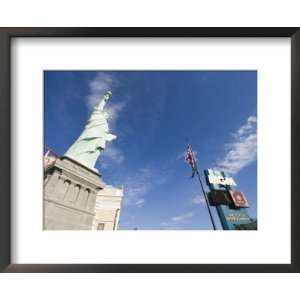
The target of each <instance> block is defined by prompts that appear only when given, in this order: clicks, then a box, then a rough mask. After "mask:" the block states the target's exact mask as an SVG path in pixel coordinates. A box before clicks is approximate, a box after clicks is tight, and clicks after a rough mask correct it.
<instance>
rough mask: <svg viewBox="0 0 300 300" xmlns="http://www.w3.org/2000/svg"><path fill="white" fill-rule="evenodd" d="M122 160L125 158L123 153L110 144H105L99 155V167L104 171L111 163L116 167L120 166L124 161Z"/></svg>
mask: <svg viewBox="0 0 300 300" xmlns="http://www.w3.org/2000/svg"><path fill="white" fill-rule="evenodd" d="M124 159H125V157H124V154H123V152H122V151H121V150H120V149H119V148H118V147H116V146H115V144H114V143H113V142H112V143H108V144H107V147H106V148H105V150H104V151H103V153H102V154H101V156H100V165H101V168H103V169H106V168H108V167H109V165H111V164H112V163H113V164H117V165H119V164H121V163H122V162H123V161H124Z"/></svg>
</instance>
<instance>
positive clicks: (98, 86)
mask: <svg viewBox="0 0 300 300" xmlns="http://www.w3.org/2000/svg"><path fill="white" fill-rule="evenodd" d="M113 83H116V79H114V77H113V76H112V75H109V74H108V73H104V72H98V73H97V75H96V76H95V77H94V78H93V79H92V80H91V81H90V82H89V94H88V96H87V103H88V106H89V107H90V108H92V107H94V106H95V105H96V104H97V103H98V102H99V100H100V99H101V97H102V96H103V95H104V94H105V93H106V92H107V91H110V90H111V89H112V87H113Z"/></svg>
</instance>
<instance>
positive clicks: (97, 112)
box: [65, 91, 116, 171]
mask: <svg viewBox="0 0 300 300" xmlns="http://www.w3.org/2000/svg"><path fill="white" fill-rule="evenodd" d="M111 95H112V93H111V91H108V92H107V93H105V95H104V96H103V98H102V100H101V101H100V102H99V104H98V105H96V106H95V107H94V109H93V112H92V114H91V117H90V119H89V120H88V121H87V123H86V125H85V128H84V130H83V132H82V133H81V135H80V136H79V138H78V139H77V141H76V142H75V143H74V144H73V145H72V146H71V147H70V148H69V150H68V151H67V152H66V153H65V156H67V157H70V158H72V159H73V160H76V161H77V162H79V163H81V164H83V165H84V166H86V167H88V168H90V169H92V170H95V171H97V170H96V169H95V164H96V161H97V159H98V157H99V155H100V154H101V152H103V150H104V149H105V146H106V142H110V141H112V140H114V139H115V138H116V136H115V135H113V134H110V133H109V129H108V123H107V119H108V117H109V114H108V112H106V111H105V110H104V107H105V105H106V103H107V101H108V100H109V98H110V97H111Z"/></svg>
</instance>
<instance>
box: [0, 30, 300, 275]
mask: <svg viewBox="0 0 300 300" xmlns="http://www.w3.org/2000/svg"><path fill="white" fill-rule="evenodd" d="M0 47H1V52H0V53H1V54H0V65H1V70H3V72H2V76H1V80H0V87H1V95H2V97H1V118H0V120H1V126H0V128H1V131H2V136H3V143H2V146H1V148H0V149H1V156H0V159H1V166H2V172H1V181H0V182H1V191H2V197H1V201H0V205H1V209H0V214H1V226H0V234H1V235H0V237H1V245H2V246H1V248H0V266H1V270H2V271H3V272H299V271H300V256H299V253H300V243H299V236H300V224H299V219H300V207H299V203H298V201H297V199H296V195H297V191H298V188H297V184H296V181H297V178H298V179H299V172H298V171H297V170H298V169H299V168H297V167H298V161H297V153H298V152H299V150H300V149H299V141H298V140H299V138H298V137H297V134H296V132H297V128H298V127H299V118H298V114H299V113H300V110H299V104H297V103H298V102H299V101H298V102H297V100H299V95H300V90H299V84H297V83H298V82H299V80H300V78H299V74H300V55H299V53H300V31H299V29H298V28H2V29H1V31H0ZM297 112H298V114H297Z"/></svg>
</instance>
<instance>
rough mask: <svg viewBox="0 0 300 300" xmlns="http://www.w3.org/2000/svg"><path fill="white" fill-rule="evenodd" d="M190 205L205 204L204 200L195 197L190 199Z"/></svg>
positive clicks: (197, 196)
mask: <svg viewBox="0 0 300 300" xmlns="http://www.w3.org/2000/svg"><path fill="white" fill-rule="evenodd" d="M192 203H193V204H197V205H198V204H203V203H205V199H204V198H203V197H202V196H200V195H196V196H194V197H193V198H192Z"/></svg>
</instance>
